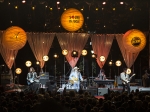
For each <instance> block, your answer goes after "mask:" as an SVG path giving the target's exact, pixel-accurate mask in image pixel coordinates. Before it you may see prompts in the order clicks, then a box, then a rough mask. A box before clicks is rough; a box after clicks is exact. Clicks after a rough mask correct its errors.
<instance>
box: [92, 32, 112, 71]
mask: <svg viewBox="0 0 150 112" xmlns="http://www.w3.org/2000/svg"><path fill="white" fill-rule="evenodd" d="M113 39H114V34H93V35H91V42H92V47H93V51H94V53H95V54H97V60H96V61H97V63H98V65H99V67H100V68H103V66H104V64H105V62H106V60H107V57H108V54H109V51H110V48H111V45H112V42H113ZM100 56H104V57H105V61H103V62H101V61H100V59H99V58H100Z"/></svg>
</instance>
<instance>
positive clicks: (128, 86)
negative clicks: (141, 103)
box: [122, 83, 130, 94]
mask: <svg viewBox="0 0 150 112" xmlns="http://www.w3.org/2000/svg"><path fill="white" fill-rule="evenodd" d="M122 86H123V90H122V92H124V91H125V87H127V91H128V94H130V84H129V83H127V84H123V83H122Z"/></svg>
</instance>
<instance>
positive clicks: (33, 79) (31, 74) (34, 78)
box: [27, 67, 39, 91]
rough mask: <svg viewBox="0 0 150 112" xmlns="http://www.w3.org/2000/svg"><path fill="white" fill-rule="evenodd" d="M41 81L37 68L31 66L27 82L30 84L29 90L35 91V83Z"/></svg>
mask: <svg viewBox="0 0 150 112" xmlns="http://www.w3.org/2000/svg"><path fill="white" fill-rule="evenodd" d="M35 82H39V76H37V73H36V72H35V69H34V68H33V67H30V69H29V73H28V74H27V84H28V86H29V88H28V89H29V90H30V91H33V90H34V89H35V87H34V83H35Z"/></svg>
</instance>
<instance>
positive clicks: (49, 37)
mask: <svg viewBox="0 0 150 112" xmlns="http://www.w3.org/2000/svg"><path fill="white" fill-rule="evenodd" d="M54 36H55V33H33V32H27V38H28V42H29V45H30V47H31V49H32V52H33V54H34V56H35V58H36V60H38V61H40V68H41V69H42V68H43V67H44V64H45V62H44V61H43V56H45V55H48V53H49V50H50V48H51V45H52V42H53V39H54Z"/></svg>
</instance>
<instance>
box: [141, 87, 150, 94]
mask: <svg viewBox="0 0 150 112" xmlns="http://www.w3.org/2000/svg"><path fill="white" fill-rule="evenodd" d="M139 91H140V92H149V93H150V87H140V88H139Z"/></svg>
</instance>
